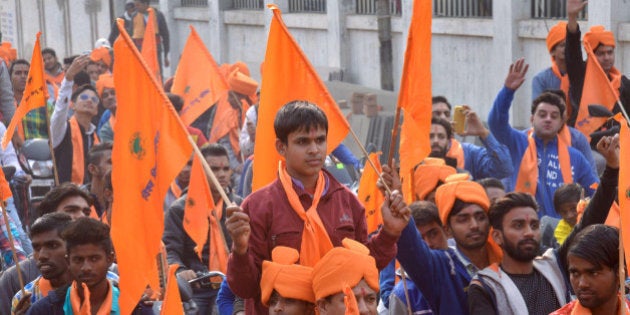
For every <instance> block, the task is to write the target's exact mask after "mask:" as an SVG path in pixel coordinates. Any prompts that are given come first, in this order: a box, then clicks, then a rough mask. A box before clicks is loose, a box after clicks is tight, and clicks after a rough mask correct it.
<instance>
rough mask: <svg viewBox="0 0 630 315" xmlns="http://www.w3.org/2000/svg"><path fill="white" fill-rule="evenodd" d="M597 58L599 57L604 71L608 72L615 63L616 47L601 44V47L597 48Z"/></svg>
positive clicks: (598, 60)
mask: <svg viewBox="0 0 630 315" xmlns="http://www.w3.org/2000/svg"><path fill="white" fill-rule="evenodd" d="M595 58H597V62H599V65H600V66H602V69H604V72H606V73H608V71H610V69H612V67H613V66H614V65H615V47H613V46H606V45H599V47H597V49H595Z"/></svg>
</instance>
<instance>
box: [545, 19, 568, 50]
mask: <svg viewBox="0 0 630 315" xmlns="http://www.w3.org/2000/svg"><path fill="white" fill-rule="evenodd" d="M566 38H567V22H565V21H560V22H558V24H556V25H554V26H553V27H552V28H551V29H550V30H549V34H547V50H549V52H551V51H552V50H553V48H554V47H555V46H556V45H558V43H560V42H562V41H564V40H565V39H566Z"/></svg>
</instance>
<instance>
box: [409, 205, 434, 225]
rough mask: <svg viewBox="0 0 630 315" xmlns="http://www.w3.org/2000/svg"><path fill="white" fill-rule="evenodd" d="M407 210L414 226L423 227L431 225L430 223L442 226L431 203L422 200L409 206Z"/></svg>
mask: <svg viewBox="0 0 630 315" xmlns="http://www.w3.org/2000/svg"><path fill="white" fill-rule="evenodd" d="M409 209H410V210H411V216H412V217H413V221H414V222H415V223H416V226H423V225H427V224H431V223H432V222H435V223H437V224H438V225H439V226H442V220H440V214H439V212H438V208H437V206H436V205H435V204H434V203H433V202H429V201H424V200H420V201H414V202H412V203H411V204H410V205H409Z"/></svg>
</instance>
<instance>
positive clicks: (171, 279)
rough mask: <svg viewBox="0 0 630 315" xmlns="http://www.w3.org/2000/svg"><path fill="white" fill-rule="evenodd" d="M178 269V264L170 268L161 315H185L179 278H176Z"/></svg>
mask: <svg viewBox="0 0 630 315" xmlns="http://www.w3.org/2000/svg"><path fill="white" fill-rule="evenodd" d="M178 267H179V265H178V264H173V265H170V266H168V280H167V282H166V292H165V293H164V302H162V309H161V310H160V315H171V314H184V309H183V308H182V297H181V294H180V293H179V286H178V285H177V276H175V272H177V268H178Z"/></svg>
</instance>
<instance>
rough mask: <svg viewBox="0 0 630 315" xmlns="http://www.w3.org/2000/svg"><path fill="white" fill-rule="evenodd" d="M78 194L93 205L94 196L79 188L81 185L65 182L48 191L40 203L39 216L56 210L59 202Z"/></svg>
mask: <svg viewBox="0 0 630 315" xmlns="http://www.w3.org/2000/svg"><path fill="white" fill-rule="evenodd" d="M76 196H78V197H81V198H83V199H85V201H86V202H87V203H88V205H89V206H92V204H93V201H92V197H90V195H89V194H88V193H87V192H85V191H84V190H83V189H81V188H79V186H77V185H75V184H73V183H69V182H68V183H63V184H61V185H59V186H57V187H55V188H53V189H52V190H50V191H49V192H48V193H46V195H45V196H44V199H43V200H42V202H41V203H40V204H39V208H37V210H38V214H37V215H38V217H41V216H43V215H45V214H47V213H52V212H55V211H56V210H57V207H58V206H59V204H60V203H61V202H62V201H63V200H64V199H66V198H68V197H76Z"/></svg>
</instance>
